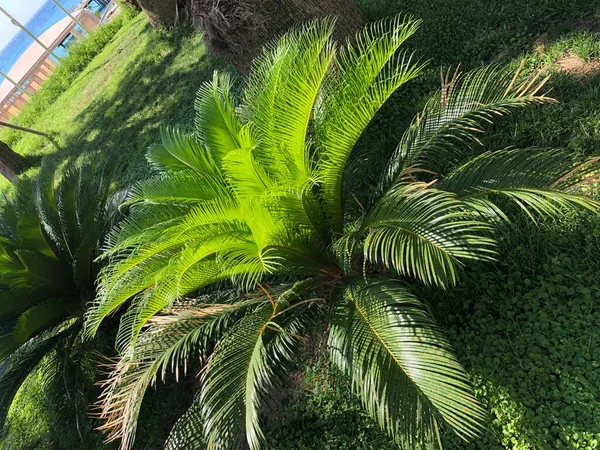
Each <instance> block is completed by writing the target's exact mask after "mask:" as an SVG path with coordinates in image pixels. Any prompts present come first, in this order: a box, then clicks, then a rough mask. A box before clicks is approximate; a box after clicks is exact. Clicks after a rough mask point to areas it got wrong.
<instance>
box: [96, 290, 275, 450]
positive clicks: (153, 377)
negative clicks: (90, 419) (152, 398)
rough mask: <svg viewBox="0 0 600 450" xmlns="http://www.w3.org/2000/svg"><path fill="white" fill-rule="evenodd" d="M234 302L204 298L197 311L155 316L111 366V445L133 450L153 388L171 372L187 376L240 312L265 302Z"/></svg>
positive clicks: (107, 398)
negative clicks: (144, 405) (192, 364)
mask: <svg viewBox="0 0 600 450" xmlns="http://www.w3.org/2000/svg"><path fill="white" fill-rule="evenodd" d="M233 299H235V297H231V295H229V294H227V295H223V294H220V295H217V296H210V297H209V296H205V297H201V298H200V299H198V301H197V303H198V304H197V305H196V306H188V307H183V308H181V309H179V308H178V309H176V310H174V311H173V313H171V314H167V315H162V316H156V317H155V318H154V319H153V320H152V321H151V323H150V326H149V327H148V328H147V330H146V331H145V332H144V333H143V334H142V335H141V336H140V339H139V340H138V341H137V343H136V344H135V347H132V348H130V349H129V351H127V352H126V353H125V354H124V355H123V356H122V357H121V359H120V360H119V361H118V362H117V363H116V364H115V365H114V366H111V368H112V372H111V374H110V376H109V377H108V378H107V379H106V381H105V382H104V383H103V386H104V391H103V394H102V397H101V399H100V404H99V406H100V418H102V419H104V420H105V423H104V424H103V425H102V427H101V430H103V431H105V432H107V433H108V439H109V440H110V441H113V440H117V439H120V441H121V444H120V448H121V449H129V448H131V446H132V445H133V442H134V440H135V433H136V428H137V421H138V416H139V412H140V408H141V405H142V401H143V398H144V394H145V392H146V390H147V389H148V387H149V386H151V385H152V384H154V383H155V382H156V381H157V379H161V378H162V379H164V377H165V375H166V374H167V372H175V373H176V374H177V376H179V373H180V371H183V373H185V371H186V366H187V361H188V360H190V359H198V360H199V359H200V356H201V354H202V353H203V352H207V351H209V350H210V349H211V346H212V345H214V342H215V341H216V339H217V338H218V337H219V336H220V335H221V334H222V333H223V332H224V330H225V329H226V328H227V327H228V326H231V325H232V323H234V322H235V321H236V320H237V319H238V318H239V316H240V313H242V312H243V311H244V310H245V309H247V308H252V307H256V306H257V305H260V302H261V301H260V300H255V299H252V300H248V301H244V302H239V303H234V302H233V301H232V300H233ZM263 301H264V299H263Z"/></svg>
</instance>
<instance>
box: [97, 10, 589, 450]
mask: <svg viewBox="0 0 600 450" xmlns="http://www.w3.org/2000/svg"><path fill="white" fill-rule="evenodd" d="M417 26H418V22H417V21H414V20H408V19H407V20H403V19H401V18H396V19H393V20H390V21H385V22H379V23H376V24H374V25H372V26H370V27H369V28H368V29H366V30H365V31H364V32H362V33H361V34H359V35H358V36H357V38H356V40H355V41H353V43H352V44H350V45H349V46H348V47H347V48H343V49H339V48H338V47H337V46H336V44H335V43H334V42H333V40H332V39H331V32H332V24H331V23H330V22H327V21H326V22H319V23H315V24H312V25H310V26H307V27H305V28H302V29H298V30H295V31H291V32H289V33H288V34H287V35H285V36H284V37H283V38H281V39H280V40H279V41H278V42H277V43H276V44H274V45H273V46H272V48H269V49H268V50H267V51H266V52H265V54H264V56H262V57H261V58H260V59H259V60H258V61H256V62H255V64H254V67H253V71H252V73H251V75H250V77H249V79H248V81H247V86H246V87H245V89H244V91H243V95H242V96H241V99H240V101H236V99H235V98H234V96H233V95H232V90H233V88H232V83H231V81H230V79H229V78H228V77H227V76H225V75H215V77H214V79H213V80H212V81H211V82H209V83H207V84H205V85H204V86H203V87H202V88H201V90H200V92H199V94H198V99H197V103H196V109H197V130H196V133H194V134H189V135H188V134H184V133H180V132H176V131H166V132H164V135H163V139H162V144H161V145H157V146H155V147H153V148H151V149H150V150H149V153H148V159H149V161H150V163H151V164H152V165H154V167H155V168H156V169H157V170H158V172H159V174H158V175H157V176H155V177H154V178H152V179H149V180H145V181H142V182H141V183H139V184H138V185H137V186H135V188H134V189H133V190H132V193H131V197H130V198H129V200H128V202H127V204H128V205H129V207H130V214H129V216H128V217H127V219H126V220H125V221H124V222H123V223H122V224H121V225H120V226H119V227H118V228H117V229H115V231H114V232H113V233H111V235H110V237H109V240H108V245H107V248H106V252H105V254H104V258H105V260H106V262H107V266H106V268H105V269H104V270H103V272H102V274H101V287H100V291H99V292H100V294H99V296H98V298H97V300H96V302H95V304H94V305H93V306H92V307H91V308H90V310H89V313H88V314H87V318H86V332H87V334H88V335H89V336H92V335H93V334H94V333H95V331H96V329H97V328H98V326H99V325H100V323H101V322H102V320H104V319H105V318H106V317H107V316H108V315H109V314H111V313H113V312H114V311H115V310H117V309H118V308H119V307H121V306H123V305H125V304H126V303H127V302H130V303H127V304H128V305H129V307H128V310H127V312H126V313H125V314H124V315H123V317H122V320H121V324H120V330H119V335H118V348H119V350H120V352H121V359H120V360H119V361H118V362H117V363H116V365H115V368H114V371H113V372H112V375H111V376H110V378H109V379H108V381H107V382H106V385H105V391H104V394H103V395H104V397H103V402H102V415H103V417H104V418H105V419H106V423H105V426H104V427H105V429H106V430H107V431H108V432H109V437H110V438H112V439H121V448H123V449H127V448H131V446H132V443H133V440H134V436H135V429H136V422H137V416H138V413H139V409H140V405H141V402H142V398H143V395H144V392H145V390H146V389H147V387H148V386H149V385H150V384H151V383H152V382H153V381H154V380H155V379H156V378H157V377H161V376H163V375H164V374H165V372H166V371H168V370H174V371H176V372H178V371H179V370H182V371H183V370H185V368H186V367H187V364H188V362H189V360H190V359H194V360H195V361H196V364H201V365H202V369H201V372H200V375H199V376H200V383H201V388H200V389H199V392H198V395H197V397H196V398H195V400H194V405H193V406H192V408H191V409H190V411H189V412H188V413H187V414H185V415H184V416H183V417H182V419H181V420H180V421H179V423H178V425H177V426H176V427H175V429H174V430H173V433H172V436H171V437H170V439H169V441H168V447H169V448H173V449H181V448H186V449H190V448H208V449H223V450H225V449H237V448H242V447H243V446H245V445H248V446H249V447H250V448H252V449H258V448H259V447H260V442H261V439H262V438H263V433H262V432H261V427H260V424H259V414H260V411H261V404H262V403H263V399H264V398H265V396H268V395H269V389H270V388H272V387H273V385H274V383H275V382H276V380H277V379H278V377H279V376H281V375H283V374H285V371H286V369H287V368H289V367H290V364H292V363H293V362H294V359H295V357H297V356H298V353H299V348H300V344H301V340H302V339H304V338H305V337H308V336H310V331H311V330H314V329H315V328H317V329H319V328H318V324H321V326H322V324H323V323H326V324H327V327H326V328H327V333H328V340H327V350H328V353H329V355H330V357H331V361H332V362H333V363H334V364H335V365H336V366H337V367H339V369H340V370H342V371H343V372H344V373H345V374H347V375H348V377H349V379H350V380H351V386H352V389H353V390H354V392H355V393H356V394H357V395H358V396H359V397H360V399H361V400H362V404H363V405H364V407H365V408H366V410H367V411H368V412H369V413H370V414H371V416H372V417H373V418H374V419H376V420H377V422H378V423H379V425H380V426H381V428H382V429H384V430H385V431H386V432H387V433H388V434H389V435H390V436H391V437H392V438H393V439H394V440H395V441H396V442H397V443H398V444H399V445H400V446H401V447H402V448H405V449H417V448H435V447H437V446H438V445H439V430H440V427H442V426H445V427H450V428H451V429H453V430H454V431H455V432H456V433H458V434H459V435H460V436H462V437H463V438H465V439H469V438H472V437H474V436H476V435H477V434H478V432H479V431H480V430H481V428H482V426H483V425H484V423H485V417H486V415H485V412H484V410H483V409H482V407H481V406H480V404H479V403H478V401H477V400H476V399H475V398H474V396H473V393H472V390H471V388H470V387H469V382H468V377H467V375H466V373H465V371H464V369H463V367H462V366H461V365H460V363H459V362H458V361H457V358H456V357H455V356H454V354H453V352H452V348H451V346H450V344H449V342H448V340H447V339H446V338H445V337H444V334H443V332H442V330H440V328H439V327H438V326H437V325H436V323H435V321H434V318H433V317H432V314H431V312H430V311H429V309H428V307H427V306H426V304H425V303H423V301H422V300H420V299H418V298H417V297H415V295H414V294H413V293H411V289H410V284H412V283H414V282H422V283H425V284H427V285H437V286H439V287H441V288H448V287H451V286H453V285H454V284H455V283H456V281H457V276H458V273H459V270H460V267H461V266H462V264H464V262H465V261H469V260H490V259H492V258H493V257H494V247H495V239H494V228H495V227H496V226H505V225H506V222H507V220H508V217H507V214H505V213H506V212H507V211H510V208H509V209H506V207H507V206H508V205H509V204H510V203H513V204H515V203H516V204H517V205H518V206H520V207H521V208H523V209H524V210H525V211H527V213H528V214H531V215H538V214H550V215H552V214H559V213H560V212H562V211H564V210H565V209H566V208H570V207H572V206H575V205H577V206H581V207H586V208H589V209H596V208H597V206H598V204H597V203H595V202H594V201H592V200H590V199H587V198H585V197H581V196H578V195H576V194H575V193H573V192H572V189H574V188H575V187H576V185H577V183H579V182H581V181H582V180H583V179H584V178H585V177H586V176H587V174H588V172H589V171H590V170H592V168H591V166H590V165H583V166H581V165H579V164H577V163H576V162H574V161H573V159H572V158H571V156H570V155H569V154H567V153H565V152H564V151H559V150H543V149H523V150H517V149H504V150H497V151H491V150H486V149H481V148H478V146H477V145H475V144H478V142H479V141H478V138H477V136H478V134H479V133H480V132H481V131H482V130H481V127H482V125H484V124H486V123H489V122H491V121H492V119H493V118H494V117H497V116H500V115H503V114H506V113H509V112H510V111H511V110H513V109H515V108H521V107H523V106H526V105H530V104H539V103H543V102H547V101H550V99H549V98H547V97H545V96H544V95H541V94H539V92H540V89H541V88H542V86H543V85H544V82H545V80H542V79H537V78H536V77H533V78H524V77H523V76H522V75H521V74H520V73H518V72H517V73H509V72H507V71H506V70H501V69H498V68H485V69H481V70H477V71H474V72H471V73H467V74H463V75H460V74H456V75H455V76H454V77H452V78H451V79H447V80H446V81H445V83H444V85H443V87H442V90H441V91H440V92H439V93H438V94H436V95H435V96H434V97H433V98H432V99H431V101H430V102H428V103H427V105H426V106H425V109H424V110H423V111H422V113H421V114H419V116H418V117H417V118H416V119H415V121H414V122H413V123H412V125H411V126H410V127H409V128H408V129H407V130H406V131H405V133H404V135H403V136H402V139H401V141H400V144H399V146H398V149H397V151H396V152H395V154H394V155H393V157H392V158H391V160H390V162H389V165H388V168H387V170H386V172H385V173H384V174H382V177H381V178H382V179H381V184H380V186H378V189H377V194H376V195H374V198H373V199H372V202H371V203H370V204H361V205H358V204H357V202H355V196H354V195H353V194H352V190H353V188H356V186H361V184H360V182H358V183H357V181H358V180H356V179H353V178H352V177H351V176H350V175H349V174H348V173H347V172H346V168H347V163H348V160H349V158H350V157H351V153H352V151H353V149H354V148H355V146H356V144H357V141H358V140H359V138H360V137H361V135H362V134H363V132H364V131H365V129H366V127H367V125H368V124H369V122H370V121H371V120H372V118H373V117H374V115H375V114H376V113H377V111H378V110H379V109H380V108H381V106H382V105H383V104H384V103H385V102H386V100H387V99H388V98H389V97H390V95H391V94H392V93H393V92H394V91H396V90H397V89H398V88H399V87H400V86H402V85H403V84H404V83H406V82H408V81H409V80H411V79H413V78H415V77H416V76H417V75H418V74H419V72H420V71H421V69H422V67H423V66H422V64H420V63H415V62H414V61H413V59H412V58H411V56H410V55H409V54H408V53H406V52H403V51H401V50H400V47H401V46H402V44H403V43H404V41H405V40H406V39H407V38H408V37H410V36H411V35H412V34H413V33H414V32H415V30H416V29H417ZM192 297H195V299H193V298H192ZM320 329H323V328H320Z"/></svg>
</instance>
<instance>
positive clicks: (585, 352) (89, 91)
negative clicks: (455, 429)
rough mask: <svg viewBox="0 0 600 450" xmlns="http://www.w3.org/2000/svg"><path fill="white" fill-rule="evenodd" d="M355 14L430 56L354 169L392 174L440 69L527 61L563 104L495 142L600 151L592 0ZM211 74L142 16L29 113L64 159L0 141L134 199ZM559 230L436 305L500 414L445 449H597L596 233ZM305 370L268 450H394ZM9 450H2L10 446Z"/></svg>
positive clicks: (192, 45) (329, 379)
mask: <svg viewBox="0 0 600 450" xmlns="http://www.w3.org/2000/svg"><path fill="white" fill-rule="evenodd" d="M359 3H360V4H361V6H363V8H364V11H365V13H366V15H367V16H368V18H370V19H377V18H381V17H385V16H388V15H392V14H396V13H398V12H406V13H409V14H411V15H414V16H415V17H419V18H422V19H423V20H424V24H423V26H422V27H421V29H420V31H419V32H418V34H417V36H416V37H415V38H413V39H412V40H411V41H410V43H409V46H410V47H411V48H413V49H415V50H416V52H417V55H418V56H421V57H423V58H430V59H431V61H430V65H429V69H428V70H427V71H426V74H425V76H424V77H422V78H421V79H419V80H418V81H416V82H413V83H412V84H411V85H410V86H409V87H408V88H407V89H406V90H405V91H403V92H400V93H398V94H397V95H396V96H395V98H394V99H393V101H392V102H390V104H389V105H388V106H387V107H386V108H385V110H384V111H383V112H382V113H381V114H380V116H379V117H378V120H377V121H376V123H374V124H373V127H372V130H371V133H370V134H369V136H367V138H366V139H365V140H364V142H363V145H362V148H364V149H368V150H370V151H368V152H364V153H361V154H357V156H356V161H357V167H359V169H360V167H363V168H364V167H369V168H372V167H375V168H377V169H378V168H379V167H381V163H382V161H384V159H385V156H386V155H388V154H389V153H390V151H391V149H393V146H394V144H395V143H396V142H397V140H398V138H399V133H400V130H402V129H403V127H402V126H398V124H405V123H406V121H408V120H410V118H411V117H413V115H414V114H415V113H416V112H417V111H418V110H419V109H420V108H421V107H422V105H423V102H424V101H425V100H426V99H427V98H428V96H429V94H430V93H431V92H432V91H433V90H435V89H436V88H437V86H438V85H439V69H440V66H443V67H446V68H447V67H449V66H456V65H457V64H458V63H462V64H463V67H466V68H471V67H475V66H478V65H480V64H484V63H491V62H498V63H502V64H512V65H514V66H515V67H516V66H517V65H518V63H519V61H520V60H521V59H522V58H523V57H526V58H527V63H526V66H527V68H529V69H537V68H543V69H544V70H545V71H548V72H549V73H552V75H553V77H552V80H551V82H550V84H549V87H550V89H551V95H552V96H554V97H555V98H557V99H558V100H559V103H557V104H555V105H549V106H544V107H539V108H532V109H530V110H528V111H526V112H524V113H522V114H519V115H518V117H516V118H511V119H509V120H505V121H503V123H501V125H500V126H499V127H498V128H497V129H496V130H495V131H493V132H491V133H489V134H488V135H486V136H485V138H484V143H485V142H492V141H493V142H494V143H495V144H496V146H498V145H506V146H508V145H519V146H522V147H527V146H558V147H567V148H569V149H571V150H572V151H573V152H577V153H581V154H585V155H595V154H600V108H598V104H599V101H600V6H599V5H598V3H597V2H593V1H591V0H560V1H548V0H533V1H527V2H523V1H520V0H507V1H488V2H483V1H481V0H447V1H442V0H432V1H423V0H408V1H399V0H361V1H359ZM215 68H220V69H228V65H227V64H226V63H225V62H224V61H221V60H218V59H215V58H213V57H212V56H210V55H207V54H206V51H205V48H204V46H203V45H202V42H201V37H200V36H199V35H198V34H196V33H194V32H192V31H191V30H178V31H176V32H172V33H155V32H153V31H152V30H151V29H150V27H149V26H148V25H147V24H146V22H145V20H144V18H143V17H141V16H140V17H136V18H134V19H132V20H131V21H127V22H126V23H125V24H124V26H122V27H121V28H120V30H119V31H118V32H117V33H116V34H115V35H114V37H113V38H112V39H111V40H110V42H109V43H108V44H107V45H106V46H105V47H104V48H103V50H102V51H101V52H100V53H99V54H98V55H96V56H95V57H94V58H93V59H92V61H91V63H90V64H89V65H88V66H87V67H86V68H85V69H84V70H83V71H81V73H78V74H77V75H76V78H75V79H73V80H71V84H70V87H68V88H67V89H66V90H64V92H62V93H61V94H60V95H59V96H58V97H56V98H55V99H53V101H52V102H51V103H50V104H47V105H45V106H44V108H42V109H41V110H40V109H37V110H36V111H35V114H34V113H31V112H30V113H26V112H24V114H23V117H25V118H28V119H27V125H30V126H32V127H35V128H39V129H42V130H44V131H48V132H51V133H52V134H54V135H55V136H56V139H57V141H58V144H59V146H60V149H57V148H55V147H54V146H53V145H51V144H47V143H46V142H44V140H43V139H40V138H38V137H34V136H24V135H19V134H15V133H12V132H7V131H3V132H2V133H0V140H6V141H8V142H9V143H10V144H11V145H12V146H13V148H15V150H17V151H18V152H20V153H22V154H24V155H27V156H29V157H31V158H33V160H34V161H35V158H38V157H40V156H41V155H44V154H48V153H55V154H57V156H59V157H65V156H67V155H73V154H79V153H81V152H98V153H99V155H100V158H101V159H102V160H105V161H111V162H112V163H116V164H117V180H118V183H119V184H120V185H122V186H125V185H127V184H128V183H130V182H131V181H134V180H137V179H140V178H142V177H144V176H146V175H147V174H148V173H149V169H148V168H147V166H146V165H145V162H144V159H143V155H144V153H145V150H146V148H147V147H148V146H149V145H150V144H152V143H153V142H156V141H157V139H158V137H159V133H160V128H161V127H164V126H169V125H180V126H184V127H186V126H190V125H191V121H192V118H193V102H194V98H195V91H196V89H197V88H198V86H199V85H200V84H201V83H202V82H203V81H204V80H206V79H207V78H208V77H209V76H210V75H211V74H212V71H213V70H214V69H215ZM20 120H24V119H23V118H22V119H20ZM395 130H398V131H395ZM99 163H102V161H101V160H99ZM378 172H379V170H374V173H378ZM365 175H366V177H365V178H366V179H368V173H365ZM560 225H562V227H559V226H558V225H556V224H542V225H540V226H539V227H536V228H534V229H533V230H531V229H529V226H527V225H524V224H523V225H520V226H519V227H517V228H520V229H521V230H520V231H517V232H512V233H507V236H506V238H505V240H504V244H503V253H502V262H501V263H498V264H495V265H489V264H488V265H485V266H481V267H477V268H476V270H471V271H469V272H468V273H465V274H464V275H463V278H462V284H461V285H460V286H459V287H458V288H457V289H455V290H453V291H452V292H450V293H442V294H440V293H439V292H437V293H436V292H430V293H428V294H429V298H430V299H431V304H432V307H434V310H435V311H436V316H437V317H438V319H439V320H440V321H441V323H442V324H443V325H444V327H445V328H446V329H448V330H449V333H450V337H451V341H452V342H453V344H454V345H455V348H456V349H457V354H458V355H459V356H460V358H461V359H462V361H463V362H464V363H465V365H466V366H467V367H468V369H469V370H470V372H471V374H472V377H473V382H474V384H475V386H476V387H477V392H478V394H479V396H480V397H481V398H482V399H483V400H484V401H485V402H486V404H488V406H489V408H490V412H491V424H492V425H491V426H490V430H489V431H488V432H487V433H486V434H485V435H484V436H483V437H482V438H481V439H480V440H479V441H477V442H475V443H473V444H469V445H467V444H462V443H460V442H458V441H457V440H455V439H454V438H453V437H452V436H447V438H446V446H447V448H457V449H469V450H472V449H481V450H488V449H492V450H495V449H502V448H508V449H517V450H525V449H541V450H546V449H579V448H580V449H596V448H599V445H600V444H599V442H600V419H598V417H599V415H598V414H597V410H598V407H599V406H600V405H599V403H598V399H599V398H600V373H599V371H600V353H599V348H600V347H598V342H600V329H599V328H598V327H599V326H598V324H599V323H600V310H599V308H598V304H599V300H600V275H599V274H600V271H599V270H598V269H600V267H599V266H600V263H599V261H600V259H599V258H598V254H599V252H600V241H599V236H600V221H599V220H598V219H596V218H589V217H583V216H582V217H570V218H566V219H565V222H564V223H562V224H560ZM565 225H566V226H567V229H568V232H565V231H564V226H565ZM422 297H423V298H425V297H424V296H423V295H422ZM307 366H308V368H309V370H308V374H307V376H306V381H307V384H306V386H305V387H304V388H303V389H300V390H299V392H297V393H296V394H295V395H294V396H293V398H292V399H291V400H290V402H289V406H290V409H289V412H287V413H286V414H285V416H283V417H285V420H284V421H271V423H272V425H273V429H272V430H271V431H270V437H271V444H270V447H269V448H270V449H273V450H291V449H294V450H300V449H313V448H323V449H365V450H366V449H388V448H389V449H392V448H394V447H393V446H391V445H390V444H388V443H387V440H386V439H385V437H383V436H382V435H381V434H380V433H379V431H378V429H377V427H376V425H374V424H373V423H372V422H370V420H369V419H368V418H367V417H366V416H365V415H364V414H363V413H362V412H360V408H359V407H358V404H357V402H356V401H355V400H354V399H352V398H349V397H348V396H347V394H345V391H346V389H345V387H344V384H345V383H346V381H345V380H344V379H342V378H340V377H339V376H338V375H336V374H333V373H331V372H330V370H329V369H328V368H327V367H323V365H321V364H319V363H314V361H311V362H307ZM188 387H189V386H188ZM161 392H162V394H161ZM40 395H41V394H40V393H39V392H38V391H36V390H35V388H34V387H31V385H30V386H29V394H28V393H27V392H24V393H23V394H22V397H27V398H30V397H31V398H32V399H33V400H32V404H42V403H43V399H40ZM184 397H185V392H183V391H181V390H180V389H178V388H170V387H169V388H166V389H161V390H160V391H159V394H157V395H155V396H154V398H151V399H150V400H149V402H148V408H147V411H146V412H145V413H144V415H143V417H142V422H141V425H140V427H141V431H140V436H141V437H142V436H144V435H145V434H148V435H150V434H151V432H152V430H153V428H155V427H156V426H157V424H160V425H161V426H162V427H163V428H166V425H165V422H168V420H169V418H170V417H172V418H173V420H174V418H175V417H177V415H176V414H172V416H170V417H169V418H167V419H164V417H163V416H164V412H165V411H167V410H168V411H169V412H171V411H173V410H175V409H177V406H176V404H177V402H178V401H179V400H181V402H183V398H184ZM34 400H35V401H34ZM167 400H168V401H169V402H170V403H169V404H168V406H165V405H164V403H163V402H164V401H167ZM24 411H25V412H22V413H18V414H17V413H16V412H15V413H14V414H13V424H14V426H15V430H27V429H30V430H33V429H36V427H38V430H39V431H40V432H42V433H43V432H44V431H46V429H47V425H44V420H45V419H44V416H43V414H38V413H37V410H35V411H34V410H33V409H32V408H27V409H25V410H24ZM27 411H30V413H27ZM267 414H268V412H267ZM282 422H283V423H282ZM24 423H26V424H27V425H23V424H24ZM44 427H46V428H44ZM19 432H21V431H19ZM159 440H160V439H159V438H158V437H156V436H150V437H148V438H147V439H144V438H142V439H141V441H140V443H139V444H138V445H139V448H147V449H154V448H160V444H159ZM13 442H14V441H13ZM30 444H31V442H30ZM3 445H9V446H8V447H6V446H3ZM10 445H11V444H2V443H0V448H7V449H8V448H13V447H10ZM19 445H21V444H19ZM23 445H24V444H23ZM24 448H25V447H24ZM31 448H35V447H31ZM41 448H44V447H41Z"/></svg>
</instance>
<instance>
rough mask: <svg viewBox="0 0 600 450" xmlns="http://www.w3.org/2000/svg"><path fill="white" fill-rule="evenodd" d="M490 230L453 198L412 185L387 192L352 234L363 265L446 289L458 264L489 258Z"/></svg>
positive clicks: (422, 185) (416, 184) (454, 278)
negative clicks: (380, 266)
mask: <svg viewBox="0 0 600 450" xmlns="http://www.w3.org/2000/svg"><path fill="white" fill-rule="evenodd" d="M490 231H491V227H490V226H489V225H488V224H486V223H485V222H483V221H481V220H476V219H474V218H473V217H469V214H468V210H467V209H466V208H464V206H463V205H462V204H461V202H460V201H459V200H458V199H457V198H456V197H455V196H454V195H452V194H449V193H446V192H443V191H439V190H436V189H431V188H427V185H425V184H421V183H412V184H405V185H397V186H396V187H395V188H394V189H392V190H391V191H390V192H388V193H387V194H386V195H385V196H384V197H383V198H382V199H381V200H380V201H379V202H378V203H377V204H376V205H375V207H374V208H373V209H372V211H371V212H370V213H369V214H368V215H367V217H366V218H365V219H364V222H363V223H362V225H361V227H360V229H359V231H358V232H357V233H356V236H357V237H363V236H364V243H363V251H364V257H365V259H366V260H367V261H370V262H372V263H374V264H379V263H381V264H383V265H385V266H386V267H388V268H391V269H394V270H396V271H397V272H398V273H400V274H402V275H407V276H413V277H416V278H418V279H419V280H421V281H423V282H424V283H425V284H437V285H439V286H442V287H444V286H448V285H453V284H455V283H456V280H457V268H458V267H459V266H460V265H461V260H466V259H475V260H489V259H491V258H492V257H493V255H494V246H495V243H494V240H493V239H492V238H491V235H490Z"/></svg>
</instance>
